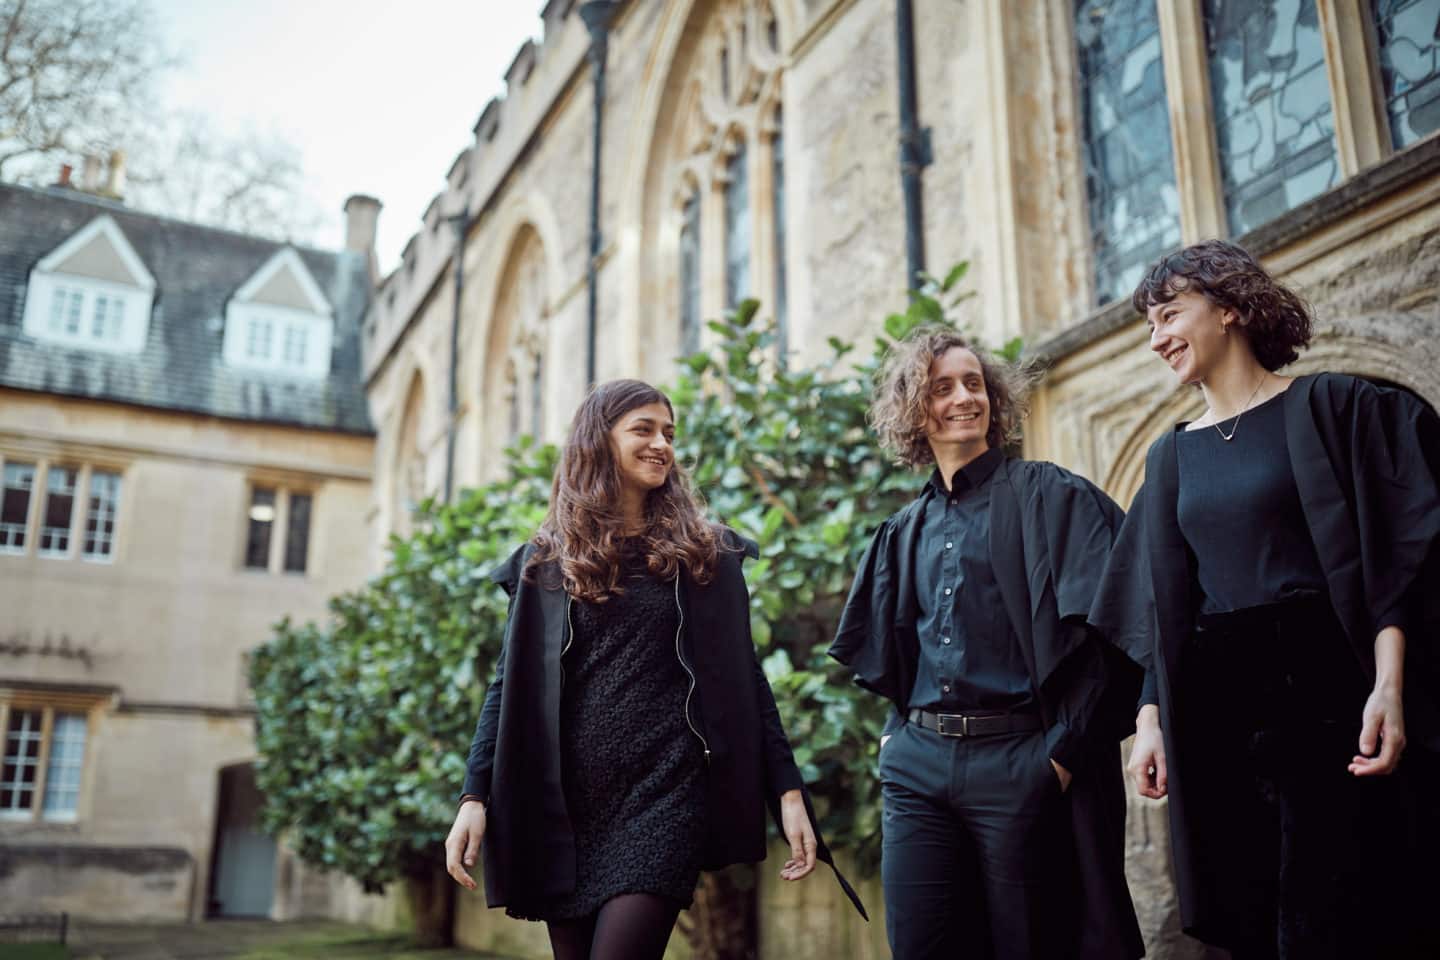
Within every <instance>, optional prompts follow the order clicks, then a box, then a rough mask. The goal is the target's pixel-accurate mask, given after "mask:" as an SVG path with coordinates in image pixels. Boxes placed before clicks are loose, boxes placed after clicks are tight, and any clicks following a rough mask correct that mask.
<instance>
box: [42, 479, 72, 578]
mask: <svg viewBox="0 0 1440 960" xmlns="http://www.w3.org/2000/svg"><path fill="white" fill-rule="evenodd" d="M79 477H80V471H78V470H75V469H73V468H71V467H55V466H52V467H50V468H49V469H47V470H46V471H45V510H44V513H43V515H42V517H43V518H42V520H41V522H40V553H42V554H48V555H50V556H64V555H65V554H67V553H69V552H70V521H71V519H72V517H73V516H74V511H75V482H76V481H77V480H78V479H79Z"/></svg>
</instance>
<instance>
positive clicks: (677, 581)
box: [675, 573, 710, 767]
mask: <svg viewBox="0 0 1440 960" xmlns="http://www.w3.org/2000/svg"><path fill="white" fill-rule="evenodd" d="M675 611H676V613H678V614H679V615H680V622H679V624H678V625H677V626H676V627H675V659H676V660H679V661H680V666H682V667H684V668H685V672H686V673H687V674H688V675H689V676H690V689H689V690H687V691H686V692H685V722H686V724H688V725H689V727H690V732H691V733H693V734H695V737H696V739H698V740H699V741H700V746H701V747H703V748H704V750H705V765H706V766H707V767H708V766H709V765H710V744H709V743H707V742H706V741H705V735H704V734H702V733H701V732H700V730H699V729H698V728H697V727H696V726H695V723H694V721H692V720H691V719H690V698H691V697H692V696H694V695H695V671H694V670H691V669H690V664H688V663H686V662H685V655H684V654H683V653H681V652H680V632H681V631H682V630H684V629H685V608H684V607H682V606H681V605H680V574H679V573H676V574H675Z"/></svg>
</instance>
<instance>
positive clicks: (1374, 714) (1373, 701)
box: [1349, 684, 1405, 777]
mask: <svg viewBox="0 0 1440 960" xmlns="http://www.w3.org/2000/svg"><path fill="white" fill-rule="evenodd" d="M1377 745H1378V746H1379V748H1380V753H1379V755H1378V756H1371V754H1374V753H1375V748H1376V746H1377ZM1404 750H1405V710H1404V707H1403V704H1402V703H1401V696H1400V691H1399V689H1398V688H1396V687H1393V686H1388V685H1385V686H1382V685H1378V684H1377V685H1376V687H1375V689H1374V690H1373V691H1372V692H1371V694H1370V699H1368V700H1366V701H1365V712H1364V714H1363V715H1362V725H1361V728H1360V752H1359V753H1358V754H1356V755H1355V757H1354V758H1353V759H1352V760H1351V761H1350V768H1349V769H1350V772H1351V773H1353V774H1354V775H1355V776H1357V777H1373V776H1381V775H1383V774H1387V773H1392V772H1394V770H1395V767H1396V766H1397V765H1398V764H1399V763H1400V754H1401V753H1402V752H1403V751H1404Z"/></svg>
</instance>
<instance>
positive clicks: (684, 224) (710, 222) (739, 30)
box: [662, 0, 785, 353]
mask: <svg viewBox="0 0 1440 960" xmlns="http://www.w3.org/2000/svg"><path fill="white" fill-rule="evenodd" d="M694 35H695V38H696V39H695V40H694V41H693V45H692V46H691V47H690V53H689V54H688V55H687V56H685V57H682V58H681V59H680V60H679V61H677V67H676V69H677V70H678V71H679V72H680V76H681V77H682V78H683V79H682V81H681V82H680V83H678V84H677V89H678V90H680V91H682V92H681V93H679V94H678V97H679V102H678V103H677V104H676V107H675V111H674V117H675V119H674V121H673V124H672V125H671V126H670V128H669V137H668V138H667V139H668V142H669V143H670V146H669V147H668V151H669V155H670V157H671V158H672V161H671V162H669V163H667V164H666V166H665V167H664V170H665V173H664V176H666V177H667V178H668V179H669V185H668V186H667V187H662V191H663V194H662V195H664V196H668V197H669V204H670V205H669V214H668V215H669V217H670V218H671V219H670V220H669V224H670V226H669V227H668V229H669V230H672V231H674V232H672V233H670V234H669V237H670V242H673V243H674V246H673V247H670V249H671V250H674V251H675V254H674V260H673V261H670V263H671V264H673V266H669V265H667V269H671V270H674V271H675V272H674V273H673V274H671V276H672V277H674V285H673V287H672V289H674V290H675V291H676V293H675V298H676V299H675V300H674V301H672V303H674V308H673V309H674V312H673V313H672V314H671V316H672V317H673V318H675V319H674V320H672V321H671V322H673V323H676V327H674V328H672V329H675V333H676V340H675V341H674V342H675V343H676V347H677V348H678V350H679V351H680V352H682V353H688V352H692V351H694V350H696V349H699V348H700V347H701V346H702V343H703V334H704V329H705V324H704V321H705V320H707V319H711V318H718V317H719V316H720V315H721V314H722V313H724V312H726V311H728V310H731V309H734V308H735V307H736V306H737V305H738V304H739V303H740V302H741V301H743V300H745V299H746V298H749V297H754V298H756V299H758V300H759V301H760V303H761V317H762V318H773V319H774V320H775V321H776V323H777V326H780V325H781V324H783V322H784V317H785V264H784V251H785V226H784V222H783V220H784V215H785V203H784V158H783V156H782V154H783V150H784V138H783V137H782V136H781V134H780V126H779V125H780V122H781V112H780V79H781V73H782V67H783V61H782V58H781V55H780V49H781V46H782V43H781V41H782V38H781V37H780V29H779V25H778V22H777V18H776V16H775V12H774V10H773V9H772V8H771V5H770V0H718V2H715V3H713V4H711V5H710V7H709V9H708V10H707V11H706V13H705V14H704V15H703V20H702V22H701V23H700V24H698V25H697V27H696V30H695V34H694ZM667 246H668V244H667Z"/></svg>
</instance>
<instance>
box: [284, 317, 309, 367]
mask: <svg viewBox="0 0 1440 960" xmlns="http://www.w3.org/2000/svg"><path fill="white" fill-rule="evenodd" d="M305 341H306V330H305V328H304V327H302V326H295V325H292V326H288V327H286V328H285V365H286V366H289V367H303V366H305V346H306V343H305Z"/></svg>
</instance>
